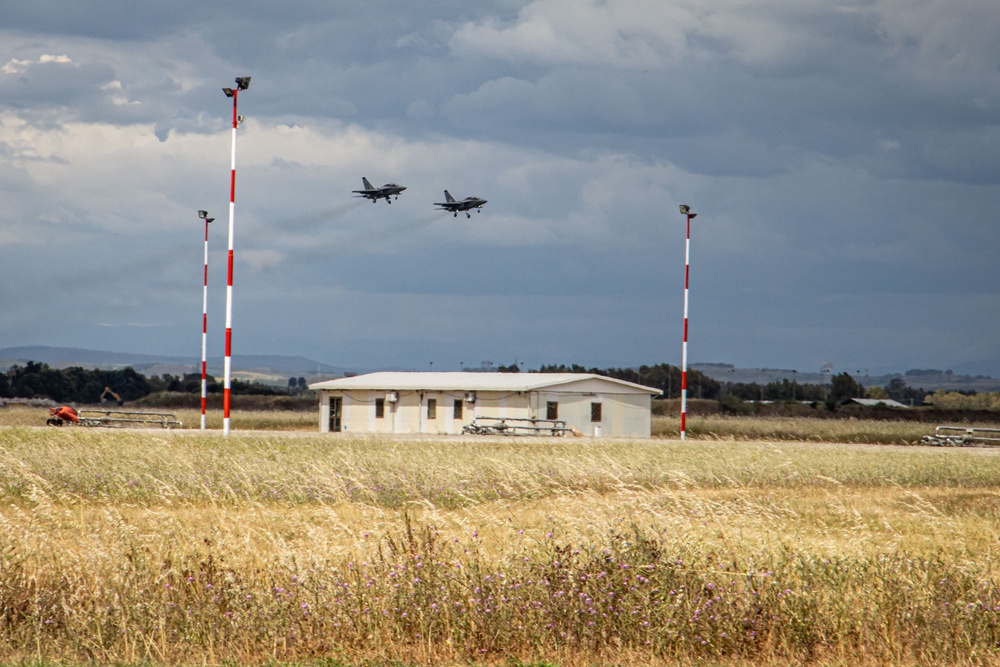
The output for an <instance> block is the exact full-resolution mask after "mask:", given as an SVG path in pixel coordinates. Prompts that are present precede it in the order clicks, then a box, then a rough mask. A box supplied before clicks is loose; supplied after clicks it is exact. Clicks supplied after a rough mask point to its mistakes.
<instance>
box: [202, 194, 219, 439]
mask: <svg viewBox="0 0 1000 667" xmlns="http://www.w3.org/2000/svg"><path fill="white" fill-rule="evenodd" d="M198 217H199V218H201V219H202V220H204V221H205V286H204V288H203V290H202V297H201V430H202V431H204V430H205V405H206V403H207V402H208V400H207V399H208V361H207V358H208V223H210V222H212V221H213V220H215V218H210V217H208V211H198Z"/></svg>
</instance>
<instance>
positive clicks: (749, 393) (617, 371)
mask: <svg viewBox="0 0 1000 667" xmlns="http://www.w3.org/2000/svg"><path fill="white" fill-rule="evenodd" d="M498 370H499V371H500V372H501V373H505V372H506V373H517V372H519V370H520V369H519V368H518V367H517V365H516V364H511V365H510V366H503V365H501V366H499V367H498ZM531 372H536V371H531ZM537 372H539V373H593V374H595V375H603V376H605V377H612V378H615V379H618V380H626V381H628V382H635V383H636V384H641V385H644V386H646V387H655V388H656V389H659V390H660V391H662V392H663V395H662V398H680V395H681V369H680V368H678V367H676V366H671V365H670V364H657V365H655V366H639V367H638V368H586V367H584V366H580V365H579V364H571V365H566V364H549V365H545V364H543V365H542V366H541V367H539V369H538V371H537ZM687 389H688V391H687V395H688V398H705V399H710V400H723V399H727V398H728V400H729V401H734V400H735V401H771V402H775V401H803V402H815V403H827V404H831V405H834V404H837V403H841V402H843V401H845V400H848V399H851V398H881V399H886V398H891V399H893V400H896V401H899V402H900V403H906V404H912V405H922V404H923V401H924V397H925V396H926V395H927V392H926V391H924V390H923V389H917V388H913V387H909V386H907V385H906V382H905V381H904V380H903V379H902V378H893V379H892V380H890V381H889V384H888V385H886V386H885V387H870V388H865V387H864V386H863V385H862V384H861V383H859V382H857V381H856V380H855V379H854V378H853V377H852V376H851V375H850V373H840V374H838V375H834V376H833V377H831V378H830V383H829V384H809V383H805V384H803V383H799V382H797V381H795V380H788V379H787V378H786V379H783V380H778V381H773V382H768V383H766V384H760V383H757V382H719V381H718V380H714V379H712V378H710V377H708V376H707V375H705V374H704V373H702V372H700V371H697V370H694V369H689V370H688V382H687Z"/></svg>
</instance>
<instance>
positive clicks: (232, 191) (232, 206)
mask: <svg viewBox="0 0 1000 667" xmlns="http://www.w3.org/2000/svg"><path fill="white" fill-rule="evenodd" d="M249 87H250V77H248V76H240V77H236V88H223V89H222V92H224V93H225V94H226V97H231V98H233V141H232V146H233V150H232V161H231V165H232V167H231V169H230V177H229V270H228V274H227V276H228V277H227V278H226V357H225V362H224V363H223V375H224V381H223V385H222V433H223V435H227V436H228V435H229V430H230V429H229V405H230V400H229V399H230V390H231V389H232V370H233V232H234V230H235V225H234V223H235V219H236V129H237V128H238V127H239V125H240V121H242V120H243V119H242V118H241V117H240V116H239V115H238V114H237V112H236V108H237V102H238V100H239V95H240V91H241V90H246V89H247V88H249Z"/></svg>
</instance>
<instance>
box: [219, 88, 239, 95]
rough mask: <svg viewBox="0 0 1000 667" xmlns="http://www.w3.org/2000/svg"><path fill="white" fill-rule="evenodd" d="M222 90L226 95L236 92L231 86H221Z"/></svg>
mask: <svg viewBox="0 0 1000 667" xmlns="http://www.w3.org/2000/svg"><path fill="white" fill-rule="evenodd" d="M222 92H224V93H225V94H226V97H232V96H233V95H235V94H236V92H235V91H234V90H233V89H232V88H223V89H222Z"/></svg>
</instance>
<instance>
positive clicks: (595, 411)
mask: <svg viewBox="0 0 1000 667" xmlns="http://www.w3.org/2000/svg"><path fill="white" fill-rule="evenodd" d="M590 421H592V422H595V423H599V422H601V421H602V419H601V404H600V403H591V404H590Z"/></svg>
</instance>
